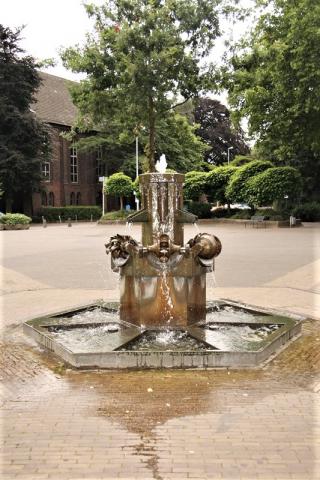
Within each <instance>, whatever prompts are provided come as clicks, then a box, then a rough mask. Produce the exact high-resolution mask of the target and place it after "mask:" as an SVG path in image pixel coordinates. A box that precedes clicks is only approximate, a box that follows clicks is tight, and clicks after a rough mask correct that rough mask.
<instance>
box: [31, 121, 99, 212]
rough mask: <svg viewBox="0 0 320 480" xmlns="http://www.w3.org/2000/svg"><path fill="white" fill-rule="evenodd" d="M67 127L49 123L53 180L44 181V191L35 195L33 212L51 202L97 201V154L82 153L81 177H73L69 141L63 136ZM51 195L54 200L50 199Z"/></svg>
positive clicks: (80, 156)
mask: <svg viewBox="0 0 320 480" xmlns="http://www.w3.org/2000/svg"><path fill="white" fill-rule="evenodd" d="M65 130H66V128H65V127H63V126H58V125H50V136H51V147H52V152H51V165H50V181H43V182H42V184H41V190H42V192H41V193H35V194H34V195H33V199H32V200H33V202H32V203H33V213H34V214H35V215H36V214H37V212H38V211H39V209H40V208H41V206H42V205H44V204H45V203H47V205H49V204H50V203H52V198H53V199H54V206H55V207H60V206H65V205H70V204H71V202H73V203H74V204H76V203H79V204H81V205H96V204H97V198H98V195H99V192H100V190H101V184H100V183H98V182H97V178H96V155H95V154H94V153H79V152H78V154H77V157H78V181H77V182H74V183H73V182H72V181H71V173H70V146H71V144H70V142H69V141H67V140H66V139H64V138H63V137H62V136H61V133H62V132H63V131H65ZM50 199H51V202H50Z"/></svg>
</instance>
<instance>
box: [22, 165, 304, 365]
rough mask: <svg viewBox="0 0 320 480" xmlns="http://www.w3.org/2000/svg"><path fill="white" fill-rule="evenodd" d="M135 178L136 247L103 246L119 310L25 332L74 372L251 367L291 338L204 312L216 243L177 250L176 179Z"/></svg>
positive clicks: (269, 315)
mask: <svg viewBox="0 0 320 480" xmlns="http://www.w3.org/2000/svg"><path fill="white" fill-rule="evenodd" d="M165 168H166V162H165V158H164V157H163V156H162V157H161V160H160V162H159V164H158V168H157V170H158V173H146V174H143V175H140V177H139V179H140V189H141V196H142V210H140V211H138V212H136V213H134V214H132V215H131V216H129V217H128V221H129V222H130V223H136V222H139V223H141V224H142V239H141V243H139V242H137V241H136V240H135V239H133V238H132V237H131V236H129V235H118V234H117V235H114V236H113V237H111V239H110V240H109V242H108V243H107V244H106V251H107V253H108V254H110V255H111V266H112V269H113V271H116V272H119V274H120V304H119V305H115V304H110V303H109V304H106V303H103V304H100V305H98V304H94V305H88V306H87V307H82V308H81V309H77V310H72V311H67V312H59V313H56V314H55V315H51V316H48V317H44V318H38V319H34V320H31V321H29V322H26V323H25V324H24V331H25V332H26V333H27V334H28V335H31V336H32V337H33V338H34V339H36V340H37V341H38V342H39V343H40V344H41V345H43V346H44V347H45V348H47V349H49V350H51V351H53V352H54V353H55V354H57V355H58V356H59V357H60V358H62V359H63V360H64V361H66V362H67V363H69V364H71V365H73V366H75V367H78V368H90V367H91V368H96V367H97V368H162V367H168V368H210V367H211V368H216V367H253V366H256V365H258V364H260V363H262V362H265V361H266V360H268V359H269V358H270V357H271V356H272V355H274V354H275V353H277V352H278V351H279V350H280V349H281V348H283V346H284V345H285V344H287V343H288V341H290V340H291V339H293V338H295V337H296V336H298V335H299V334H300V331H301V321H302V317H298V316H295V315H287V316H283V315H282V314H279V313H278V312H274V311H270V310H268V311H266V310H263V309H260V308H256V307H250V306H248V305H241V304H239V303H236V302H232V301H219V302H211V303H210V302H209V303H206V274H207V273H208V272H213V271H214V267H215V265H214V262H215V258H216V257H217V256H218V255H219V254H220V252H221V248H222V247H221V242H220V240H219V239H218V238H217V237H215V236H214V235H210V234H207V233H198V234H197V235H196V236H195V237H194V238H192V239H190V240H189V241H188V242H187V243H186V244H184V238H183V228H184V227H183V225H184V224H185V223H195V222H196V220H197V217H196V216H195V215H193V214H191V213H189V212H187V211H185V210H184V209H183V191H182V190H183V182H184V175H181V174H178V173H164V172H165Z"/></svg>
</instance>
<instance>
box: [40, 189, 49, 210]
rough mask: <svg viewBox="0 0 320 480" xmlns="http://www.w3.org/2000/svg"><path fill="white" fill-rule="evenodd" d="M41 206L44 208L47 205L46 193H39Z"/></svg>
mask: <svg viewBox="0 0 320 480" xmlns="http://www.w3.org/2000/svg"><path fill="white" fill-rule="evenodd" d="M41 205H43V206H44V207H46V206H47V205H48V199H47V193H46V192H42V193H41Z"/></svg>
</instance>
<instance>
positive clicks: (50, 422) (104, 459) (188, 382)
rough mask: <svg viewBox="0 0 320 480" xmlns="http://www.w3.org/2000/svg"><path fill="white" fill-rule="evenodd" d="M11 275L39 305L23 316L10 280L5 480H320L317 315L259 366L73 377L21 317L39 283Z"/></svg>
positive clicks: (3, 400)
mask: <svg viewBox="0 0 320 480" xmlns="http://www.w3.org/2000/svg"><path fill="white" fill-rule="evenodd" d="M48 230H49V229H48ZM10 233H11V232H10ZM249 235H250V233H249ZM254 235H260V233H259V234H256V233H254ZM261 235H262V233H261ZM299 235H300V234H299ZM41 248H42V247H40V250H41ZM278 261H279V263H281V262H282V263H283V259H282V257H281V252H280V253H279V258H278ZM309 262H310V259H306V261H305V262H301V259H300V261H299V262H298V263H299V264H298V263H297V264H294V265H290V266H289V267H285V266H284V265H283V264H282V266H281V272H279V271H278V272H277V273H276V274H275V275H274V277H273V278H272V276H271V275H269V274H268V275H269V276H270V278H268V279H267V280H266V282H265V283H264V284H262V285H261V287H264V286H265V285H266V283H267V282H269V288H270V285H271V284H273V287H274V288H275V287H277V289H278V290H277V291H282V290H281V287H283V286H284V285H289V286H290V285H291V288H296V291H297V292H298V290H299V291H301V284H300V283H299V282H298V280H297V279H298V274H297V272H299V274H301V269H304V268H307V265H308V264H309ZM12 267H13V265H11V267H10V268H12ZM14 268H15V272H16V274H17V277H18V276H19V275H24V277H23V278H24V279H25V283H23V282H22V284H23V288H24V291H25V292H28V288H29V287H30V288H31V289H33V290H32V295H33V297H32V299H33V302H34V305H31V303H30V305H29V306H28V308H29V311H28V312H25V311H23V308H22V307H23V299H24V298H25V299H28V293H23V292H21V291H20V292H19V288H18V287H17V283H15V282H16V279H13V280H14V281H13V283H12V288H11V289H10V288H9V289H8V291H7V292H5V293H6V296H7V297H10V296H11V295H17V296H16V297H15V299H16V300H17V305H16V317H15V318H16V320H15V321H14V314H13V313H14V309H13V307H10V308H11V310H10V309H9V310H10V315H11V316H10V317H8V321H6V318H7V317H6V311H4V314H5V315H4V323H5V328H3V333H2V337H1V358H0V378H1V382H2V388H1V396H0V404H1V430H0V432H1V441H2V450H1V453H0V459H1V467H0V478H1V480H2V479H3V480H11V479H12V480H13V479H15V478H17V479H18V480H40V479H49V478H50V479H54V480H69V479H70V480H71V479H73V480H76V479H80V478H84V479H88V480H89V479H90V480H96V479H104V480H106V479H115V478H120V479H148V478H150V479H159V480H161V479H163V480H165V479H174V478H183V479H187V478H197V479H207V478H208V479H224V480H227V479H230V480H231V479H232V480H236V479H244V480H246V479H248V480H249V479H250V480H251V479H264V480H289V479H296V480H306V479H308V480H316V479H320V405H319V398H320V321H319V320H308V321H306V322H305V323H304V326H303V334H302V336H301V337H300V338H299V339H297V340H296V341H294V342H293V343H291V344H290V345H289V347H288V348H287V349H286V350H284V351H283V352H282V353H280V354H279V355H278V356H277V357H276V358H275V359H274V360H273V361H272V362H270V363H269V364H267V365H266V366H264V367H263V368H260V369H257V370H230V371H227V370H211V371H174V370H162V371H136V372H127V371H122V372H116V371H95V372H88V371H83V372H77V371H74V370H71V369H66V368H65V366H64V365H62V364H61V363H60V362H59V360H58V359H56V358H55V357H53V356H52V355H51V354H48V353H45V352H43V351H42V350H41V349H39V348H38V347H36V346H35V345H34V344H33V342H32V341H31V340H28V339H26V337H25V336H24V335H23V334H22V327H21V321H22V320H24V319H25V318H27V317H30V316H32V314H33V313H34V312H37V313H38V312H39V311H40V310H41V308H42V309H43V311H45V310H46V308H47V307H46V305H45V304H43V305H42V306H41V305H40V306H39V305H38V304H37V298H38V299H39V298H42V297H41V296H40V293H41V292H42V290H41V286H40V287H39V285H38V286H37V285H35V284H34V283H32V282H38V281H39V278H37V276H36V275H34V276H33V275H31V274H30V276H29V277H28V271H27V269H26V267H25V266H24V267H23V269H24V271H23V272H22V271H21V270H19V268H18V266H17V265H16V266H15V267H14ZM279 268H280V267H279ZM308 272H309V270H308V269H307V273H304V274H302V276H303V275H304V276H303V282H304V287H305V289H306V290H308V292H306V293H308V294H309V295H311V294H312V290H313V289H315V288H317V287H315V286H314V285H316V279H315V278H313V277H312V278H311V277H310V278H309V280H308V275H309V273H308ZM249 274H250V272H248V275H249ZM57 275H59V272H58V273H57ZM17 277H16V278H17ZM10 278H13V277H10ZM281 279H283V280H281ZM247 281H248V280H247ZM282 282H284V283H282ZM38 288H40V289H39V296H38V297H37V292H38V290H37V289H38ZM96 288H97V289H98V288H99V285H97V286H96ZM244 290H245V289H244ZM247 290H250V291H251V289H247ZM81 292H83V291H82V290H81ZM49 293H50V290H48V294H49ZM18 294H19V295H20V296H19V295H18ZM91 294H92V292H91ZM91 294H90V295H91ZM247 294H248V295H249V294H250V292H249V293H248V292H247ZM301 294H302V293H301ZM110 295H111V293H110ZM239 295H240V291H239ZM243 295H245V292H243ZM88 298H89V296H88ZM110 298H111V297H110ZM308 298H309V297H308ZM54 299H55V301H56V306H57V310H59V305H60V303H59V298H57V297H54ZM26 301H27V300H26ZM278 301H279V302H280V297H279V299H278ZM259 302H260V303H263V299H262V297H261V298H260V297H259V298H257V304H259ZM283 302H284V301H283ZM298 303H299V302H298ZM10 305H11V304H10ZM283 306H285V307H287V306H288V305H287V304H286V303H285V302H284V303H283ZM297 306H299V305H297ZM53 307H54V305H53V304H52V308H53ZM300 307H301V310H303V308H304V305H303V304H302V303H301V302H300ZM314 316H315V318H317V314H315V315H314ZM150 389H152V391H148V390H150Z"/></svg>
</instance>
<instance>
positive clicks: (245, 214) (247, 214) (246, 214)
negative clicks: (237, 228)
mask: <svg viewBox="0 0 320 480" xmlns="http://www.w3.org/2000/svg"><path fill="white" fill-rule="evenodd" d="M235 210H236V209H235ZM231 212H234V210H231ZM251 217H252V211H251V210H237V211H236V213H232V215H231V218H235V219H238V220H249V219H250V218H251Z"/></svg>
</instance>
